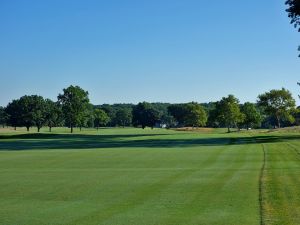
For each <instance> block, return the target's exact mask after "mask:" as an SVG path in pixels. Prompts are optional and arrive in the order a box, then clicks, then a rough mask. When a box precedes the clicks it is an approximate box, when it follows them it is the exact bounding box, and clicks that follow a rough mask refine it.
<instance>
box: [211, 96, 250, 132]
mask: <svg viewBox="0 0 300 225" xmlns="http://www.w3.org/2000/svg"><path fill="white" fill-rule="evenodd" d="M216 115H217V117H216V119H217V121H218V122H219V123H220V124H223V125H224V126H226V127H227V128H228V133H229V132H230V128H231V127H237V125H238V123H240V122H242V121H243V118H244V116H243V114H242V113H241V111H240V107H239V100H238V99H237V98H235V97H234V96H233V95H228V97H223V98H222V99H221V101H219V102H217V104H216Z"/></svg>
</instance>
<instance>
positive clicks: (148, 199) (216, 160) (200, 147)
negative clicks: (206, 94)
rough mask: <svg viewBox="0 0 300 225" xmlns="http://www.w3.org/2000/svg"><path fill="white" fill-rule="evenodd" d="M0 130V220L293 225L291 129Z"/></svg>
mask: <svg viewBox="0 0 300 225" xmlns="http://www.w3.org/2000/svg"><path fill="white" fill-rule="evenodd" d="M25 130H26V129H25V128H20V129H18V130H17V131H14V130H10V129H7V128H4V129H3V128H1V129H0V218H1V219H0V224H1V225H2V224H3V225H41V224H43V225H46V224H49V225H77V224H86V225H96V224H97V225H98V224H99V225H100V224H101V225H102V224H103V225H198V224H199V225H212V224H213V225H218V224H219V225H221V224H222V225H223V224H226V225H238V224H243V225H255V224H257V225H259V224H266V225H267V224H281V225H283V224H300V188H299V186H300V179H299V177H300V150H299V149H300V133H299V132H298V131H297V130H295V131H292V130H284V129H283V130H272V131H269V130H257V131H256V130H252V131H242V132H232V133H227V132H226V131H227V130H226V129H207V128H206V129H195V130H194V131H193V130H190V131H177V130H167V129H149V128H147V129H144V130H143V129H137V128H105V129H104V128H103V129H99V130H98V131H97V130H96V129H83V130H82V131H81V132H80V131H79V130H76V131H75V132H74V133H73V134H70V133H69V130H68V129H66V128H53V130H52V132H51V133H50V132H48V130H47V129H46V128H43V129H42V130H41V132H40V133H35V131H34V130H32V131H30V132H26V131H25Z"/></svg>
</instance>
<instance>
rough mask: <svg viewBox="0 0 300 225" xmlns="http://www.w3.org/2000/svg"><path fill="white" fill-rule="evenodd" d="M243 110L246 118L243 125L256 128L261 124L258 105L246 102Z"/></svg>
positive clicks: (242, 107)
mask: <svg viewBox="0 0 300 225" xmlns="http://www.w3.org/2000/svg"><path fill="white" fill-rule="evenodd" d="M241 112H242V113H243V114H244V120H243V122H242V125H244V126H246V128H247V130H249V128H254V127H257V126H259V124H260V123H261V121H262V117H261V114H260V112H259V110H258V109H257V107H256V105H255V104H253V103H250V102H246V103H244V104H243V105H242V106H241Z"/></svg>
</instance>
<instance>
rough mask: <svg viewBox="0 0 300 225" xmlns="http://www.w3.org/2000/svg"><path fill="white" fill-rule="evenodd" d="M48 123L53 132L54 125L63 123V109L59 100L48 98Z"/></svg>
mask: <svg viewBox="0 0 300 225" xmlns="http://www.w3.org/2000/svg"><path fill="white" fill-rule="evenodd" d="M45 102H46V125H47V126H48V127H49V132H51V130H52V127H55V126H59V125H61V123H62V121H63V113H62V109H61V107H60V105H59V103H58V102H53V101H52V100H50V99H46V100H45Z"/></svg>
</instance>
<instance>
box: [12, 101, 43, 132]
mask: <svg viewBox="0 0 300 225" xmlns="http://www.w3.org/2000/svg"><path fill="white" fill-rule="evenodd" d="M45 110H46V106H45V100H44V98H43V97H42V96H38V95H31V96H28V95H25V96H23V97H21V98H20V99H18V100H14V101H13V102H12V103H10V104H9V105H8V106H7V112H8V114H9V117H10V119H9V121H10V123H11V124H12V125H13V126H14V127H15V128H16V127H17V126H25V127H26V128H27V131H29V128H30V127H32V126H34V125H36V126H37V129H38V132H39V131H40V129H41V127H42V126H43V125H44V123H45Z"/></svg>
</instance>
